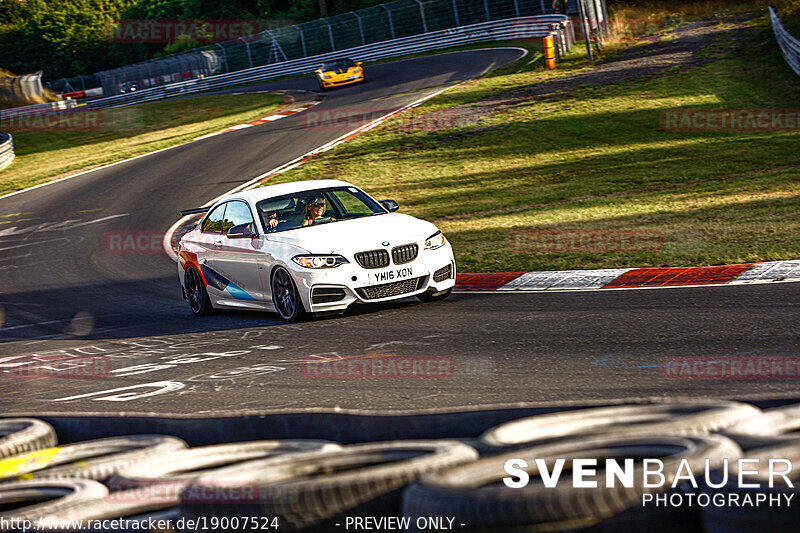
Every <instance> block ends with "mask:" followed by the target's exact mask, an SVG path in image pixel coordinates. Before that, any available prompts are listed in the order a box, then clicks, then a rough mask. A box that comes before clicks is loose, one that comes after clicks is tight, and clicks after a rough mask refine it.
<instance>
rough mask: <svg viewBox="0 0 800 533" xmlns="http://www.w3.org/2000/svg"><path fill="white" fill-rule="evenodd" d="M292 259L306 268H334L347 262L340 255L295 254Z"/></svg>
mask: <svg viewBox="0 0 800 533" xmlns="http://www.w3.org/2000/svg"><path fill="white" fill-rule="evenodd" d="M292 261H294V262H295V263H297V264H298V265H300V266H301V267H306V268H336V267H338V266H339V265H343V264H345V263H349V261H348V260H347V259H345V258H344V257H342V256H341V255H296V256H294V257H292Z"/></svg>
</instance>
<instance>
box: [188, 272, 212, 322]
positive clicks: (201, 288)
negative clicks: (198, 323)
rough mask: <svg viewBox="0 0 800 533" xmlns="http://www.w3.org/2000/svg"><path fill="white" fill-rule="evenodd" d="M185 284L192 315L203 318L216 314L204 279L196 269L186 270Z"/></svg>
mask: <svg viewBox="0 0 800 533" xmlns="http://www.w3.org/2000/svg"><path fill="white" fill-rule="evenodd" d="M183 283H184V286H185V288H186V299H187V300H189V306H190V307H191V308H192V313H194V314H195V315H197V316H203V315H210V314H211V313H213V312H214V307H213V306H212V305H211V299H210V298H209V297H208V291H206V286H205V284H204V283H203V278H201V277H200V273H199V272H198V271H197V269H196V268H195V267H193V266H190V267H188V268H187V269H186V274H185V277H184V282H183Z"/></svg>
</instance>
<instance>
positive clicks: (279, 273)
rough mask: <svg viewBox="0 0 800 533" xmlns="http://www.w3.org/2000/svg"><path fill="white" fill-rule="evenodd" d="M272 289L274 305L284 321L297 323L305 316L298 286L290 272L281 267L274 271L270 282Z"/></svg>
mask: <svg viewBox="0 0 800 533" xmlns="http://www.w3.org/2000/svg"><path fill="white" fill-rule="evenodd" d="M270 287H271V288H272V303H273V304H274V305H275V311H276V312H277V313H278V316H280V317H281V318H282V319H283V320H285V321H287V322H296V321H298V320H300V319H302V318H303V316H304V315H305V308H304V307H303V301H302V300H301V299H300V294H299V293H298V292H297V285H296V284H295V282H294V280H293V279H292V275H291V274H290V273H289V271H288V270H286V269H285V268H283V267H281V266H279V267H275V270H273V271H272V279H271V280H270Z"/></svg>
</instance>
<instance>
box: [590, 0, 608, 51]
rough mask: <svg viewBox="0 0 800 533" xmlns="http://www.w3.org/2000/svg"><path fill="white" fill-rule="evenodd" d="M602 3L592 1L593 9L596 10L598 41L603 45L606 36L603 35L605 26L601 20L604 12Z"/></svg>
mask: <svg viewBox="0 0 800 533" xmlns="http://www.w3.org/2000/svg"><path fill="white" fill-rule="evenodd" d="M600 2H601V0H592V4H593V5H592V7H593V8H594V20H595V23H596V24H597V40H598V41H600V42H601V43H602V42H603V37H605V35H604V33H603V25H602V23H601V22H600V19H601V18H602V17H603V10H602V8H601V7H600V5H599V4H600Z"/></svg>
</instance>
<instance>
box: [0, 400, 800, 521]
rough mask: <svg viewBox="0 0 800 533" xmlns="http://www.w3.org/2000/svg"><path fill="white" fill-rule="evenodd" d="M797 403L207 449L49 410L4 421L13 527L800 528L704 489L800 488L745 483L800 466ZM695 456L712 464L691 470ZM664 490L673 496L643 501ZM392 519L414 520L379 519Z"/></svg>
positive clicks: (576, 416)
mask: <svg viewBox="0 0 800 533" xmlns="http://www.w3.org/2000/svg"><path fill="white" fill-rule="evenodd" d="M798 415H800V406H790V407H785V408H779V409H772V410H767V411H761V410H760V409H757V408H756V407H754V406H752V405H749V404H745V403H738V402H723V401H717V402H712V401H706V402H692V403H681V402H675V403H664V404H647V405H620V406H614V407H602V408H592V409H577V410H572V411H566V412H558V413H551V414H544V415H539V416H534V417H529V418H522V419H518V420H513V421H510V422H507V423H505V424H502V425H500V426H497V427H494V428H491V429H489V430H488V431H486V432H484V433H483V434H482V435H480V436H479V438H477V439H476V438H475V437H474V435H457V436H458V437H463V438H460V439H453V440H443V439H436V440H407V441H403V440H400V441H391V442H374V443H364V444H350V445H342V444H339V443H334V442H330V441H322V440H310V439H296V440H260V441H250V442H236V443H230V444H216V445H211V446H199V447H189V446H188V445H187V444H186V443H185V442H184V441H182V440H180V439H177V438H175V437H171V436H164V435H133V436H120V437H112V438H105V439H97V440H92V441H84V442H78V443H71V444H63V445H60V446H59V445H58V443H57V438H56V434H55V432H54V430H53V428H52V427H51V426H50V425H48V424H47V423H45V422H43V421H41V420H37V419H32V418H18V419H0V529H2V530H3V531H21V530H22V528H21V527H20V526H21V524H23V523H25V522H24V521H25V520H27V521H29V522H28V523H29V524H30V523H35V524H37V529H38V530H39V531H54V532H55V531H61V532H64V531H98V528H97V525H96V523H97V521H107V522H105V523H108V524H112V525H108V526H106V528H105V529H103V530H107V531H143V530H147V529H148V527H149V526H148V524H152V523H153V522H154V521H156V520H160V521H162V522H161V523H167V524H169V527H168V529H169V530H171V531H193V530H205V531H231V530H237V531H264V530H279V531H303V532H333V531H344V530H346V529H352V527H351V528H347V527H346V524H353V523H357V522H358V519H361V520H363V522H361V523H362V524H365V523H366V524H370V523H371V524H372V526H371V528H372V530H378V531H397V530H398V529H397V527H398V524H402V525H403V529H405V530H407V531H432V530H434V529H436V528H435V527H434V525H433V524H438V525H439V526H438V527H439V528H441V527H444V526H447V527H449V528H451V529H453V530H454V531H464V532H513V531H586V532H612V531H613V532H627V531H632V532H633V531H637V532H638V531H648V532H693V531H697V532H704V531H707V532H713V533H717V532H739V531H741V532H745V531H746V532H754V531H770V532H771V531H796V530H800V513H798V511H797V509H800V501H798V502H796V505H794V506H791V505H788V506H783V507H780V508H776V507H774V506H761V507H739V506H735V505H699V504H698V502H703V501H707V502H711V501H713V500H714V498H715V497H716V496H717V495H719V494H722V495H724V496H725V497H726V500H725V501H729V500H730V498H729V497H728V495H730V494H738V495H739V496H740V497H741V498H744V497H745V494H749V495H750V496H749V497H751V498H755V497H756V495H761V496H760V497H761V498H769V497H772V498H782V499H783V500H784V501H791V500H792V498H793V496H794V495H795V492H796V491H795V489H794V488H793V487H789V486H787V484H783V485H774V486H772V487H769V486H768V483H767V480H766V479H765V478H763V477H764V476H762V478H758V476H756V477H751V478H748V481H751V482H752V481H759V480H760V481H763V483H761V484H760V486H758V487H755V488H753V487H744V488H741V487H740V486H739V483H738V476H737V473H738V470H737V468H738V466H737V462H738V461H739V460H740V459H743V458H744V459H750V460H755V459H759V460H761V461H762V462H769V460H770V459H773V460H774V459H776V458H782V459H786V460H788V461H792V462H793V461H795V459H796V460H797V461H798V464H800V433H796V431H797V430H798V429H800V416H798ZM607 459H608V460H616V461H617V464H623V463H624V462H625V460H629V461H630V462H631V469H632V470H631V471H632V472H633V474H632V475H630V477H629V481H630V482H629V483H625V484H615V485H613V486H608V485H607V483H606V482H605V481H606V480H607V479H609V478H610V476H611V475H612V474H614V475H617V476H618V477H619V476H620V475H622V474H621V473H620V472H619V471H617V472H607V471H606V470H605V469H606V468H607V464H606V462H605V460H607ZM647 460H659V461H660V462H661V464H662V465H663V470H661V472H662V474H661V480H660V481H661V482H660V483H654V484H652V483H645V482H644V480H645V479H646V476H644V475H643V473H644V469H645V468H646V462H647ZM509 464H513V465H514V468H515V470H514V471H513V472H514V474H510V473H509V472H510V471H508V470H507V467H508V465H509ZM609 464H610V463H609ZM579 465H583V467H584V469H583V472H584V474H586V475H584V477H583V478H582V486H581V487H575V486H573V479H572V476H571V473H572V472H571V471H574V470H575V469H577V468H578V466H579ZM586 465H591V466H590V468H589V469H588V470H587V469H586V468H585V467H586ZM782 466H783V465H781V467H782ZM682 469H684V470H682ZM685 469H688V470H690V471H691V472H693V473H695V474H698V473H703V472H706V471H708V472H709V474H708V475H706V476H698V477H697V478H696V479H688V478H687V476H686V475H681V474H680V473H681V472H684V473H685ZM725 472H728V473H729V475H728V476H727V477H726V476H725ZM559 475H560V477H559V481H558V483H555V482H554V478H555V477H557V476H559ZM795 477H800V475H798V476H795V475H794V473H793V472H788V473H787V474H786V479H787V480H792V481H794V480H795ZM523 478H524V481H527V483H524V482H523ZM509 480H510V482H509ZM688 496H692V498H689V497H688ZM656 497H658V498H659V499H660V500H661V501H662V502H663V501H669V502H670V504H669V505H666V504H665V505H655V504H653V505H650V504H648V505H643V502H646V501H650V502H653V501H655V500H656ZM675 502H680V504H675ZM686 502H690V504H686ZM380 517H385V518H388V517H400V518H404V519H405V520H404V521H400V522H394V523H389V522H385V523H387V524H391V526H387V527H385V528H384V529H381V527H382V526H379V525H376V523H375V521H374V519H376V518H380ZM121 518H124V519H125V520H120V521H117V522H113V523H111V522H108V521H110V520H114V519H121ZM89 520H92V521H96V522H95V525H94V527H88V526H89V523H88V522H87V521H89ZM68 521H72V525H70V524H69V523H68ZM79 521H82V522H79ZM75 524H80V526H76V525H75Z"/></svg>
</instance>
